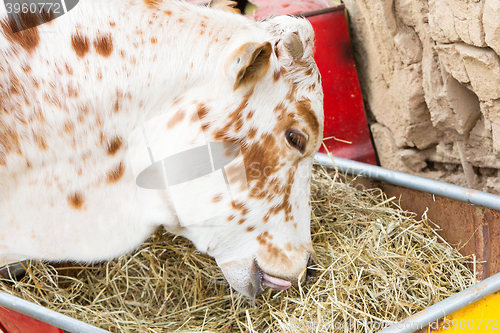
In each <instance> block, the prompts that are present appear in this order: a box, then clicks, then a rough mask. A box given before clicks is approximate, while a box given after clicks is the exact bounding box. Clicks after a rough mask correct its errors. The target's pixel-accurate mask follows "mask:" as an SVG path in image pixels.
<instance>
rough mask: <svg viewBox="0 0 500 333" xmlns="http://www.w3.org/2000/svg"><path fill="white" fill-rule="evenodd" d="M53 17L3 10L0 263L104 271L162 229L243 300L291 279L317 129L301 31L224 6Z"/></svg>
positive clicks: (319, 103)
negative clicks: (62, 264)
mask: <svg viewBox="0 0 500 333" xmlns="http://www.w3.org/2000/svg"><path fill="white" fill-rule="evenodd" d="M10 14H12V13H10ZM52 14H53V13H52V12H51V11H45V10H43V11H39V12H38V13H31V12H28V13H19V14H18V15H17V16H15V19H14V20H13V19H12V17H10V19H9V17H8V16H7V10H6V9H5V8H1V9H0V266H1V265H2V264H3V265H5V264H6V263H7V262H12V261H14V260H20V259H23V258H30V259H41V260H48V261H55V262H59V261H78V262H85V263H92V262H100V261H106V260H111V259H113V258H116V257H118V256H120V255H123V254H126V253H130V252H132V251H133V250H134V249H136V248H137V247H138V246H139V245H140V244H141V243H142V242H144V240H146V239H147V238H148V237H149V236H150V235H152V233H154V231H155V230H156V229H157V228H158V227H160V226H164V227H165V229H166V230H167V231H168V232H171V233H173V234H175V235H180V236H183V237H186V238H187V239H189V240H190V241H191V242H192V243H193V244H194V245H195V247H196V248H197V249H198V250H199V251H201V252H204V253H207V254H209V255H210V256H212V257H214V258H215V260H216V262H217V264H218V265H219V267H220V269H221V270H222V272H223V274H224V276H225V278H226V280H227V281H228V282H229V284H230V286H231V287H233V288H234V289H236V290H237V291H239V292H240V293H242V294H244V295H246V296H248V297H250V298H255V297H256V296H258V295H260V294H261V293H262V291H263V286H268V287H271V288H274V289H277V290H285V289H287V288H289V287H291V286H292V285H295V286H297V285H298V284H299V283H302V282H304V281H305V280H306V278H307V277H308V276H309V275H310V273H311V269H310V266H311V265H312V264H314V259H315V253H314V250H313V247H312V242H311V233H310V219H311V205H310V197H309V193H310V178H311V172H312V164H313V157H314V155H315V153H316V152H317V150H318V149H319V146H320V144H321V141H322V133H323V92H322V87H321V77H320V73H319V71H318V68H317V66H316V64H315V62H314V58H313V52H314V31H313V29H312V26H311V25H310V23H309V22H308V21H307V20H305V19H303V18H298V17H291V16H276V17H271V18H268V19H266V20H263V21H253V20H250V19H248V18H246V17H244V16H242V15H239V14H237V13H235V12H234V9H233V8H232V7H231V6H229V5H227V6H226V5H225V2H224V1H222V2H220V1H219V2H216V3H215V4H214V5H213V6H212V8H208V7H207V6H196V5H193V4H189V3H186V2H182V1H168V0H82V1H80V3H79V4H78V5H77V6H76V7H75V8H74V9H72V10H71V11H68V12H67V13H66V14H65V15H62V16H59V17H57V18H55V19H54V15H52ZM33 22H35V23H37V22H38V23H44V24H39V25H36V24H33ZM16 31H17V32H16ZM158 149H159V150H161V149H165V151H163V152H160V151H159V150H158ZM186 151H188V153H186ZM162 154H163V155H162ZM207 154H208V155H207ZM215 155H217V156H219V157H218V158H215V157H214V156H215ZM202 156H205V157H206V156H209V157H210V159H208V157H207V159H205V160H204V158H205V157H202ZM203 161H205V162H203ZM169 163H170V164H171V165H173V167H174V168H176V171H168V170H170V169H168V168H167V166H166V165H167V164H169ZM204 163H205V164H204ZM215 164H217V165H218V166H217V167H214V165H215ZM210 165H211V169H210V168H209V166H210ZM205 167H206V168H209V169H208V170H209V171H207V172H205V173H203V172H201V171H200V170H198V169H203V168H205ZM165 170H167V171H168V172H170V173H168V172H167V171H165ZM184 170H191V171H186V172H184ZM193 170H194V171H193ZM189 172H194V173H193V174H188V173H189ZM197 172H198V173H197ZM200 172H201V173H200ZM217 172H218V173H217ZM172 175H174V176H175V177H177V178H175V177H174V176H172ZM193 175H194V176H193ZM197 175H198V176H199V177H198V176H197ZM174 178H175V181H172V179H174ZM174 183H175V184H174ZM174 185H175V186H174ZM308 267H309V268H308Z"/></svg>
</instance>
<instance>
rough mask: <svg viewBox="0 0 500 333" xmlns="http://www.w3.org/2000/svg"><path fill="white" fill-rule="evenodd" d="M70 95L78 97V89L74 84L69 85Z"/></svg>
mask: <svg viewBox="0 0 500 333" xmlns="http://www.w3.org/2000/svg"><path fill="white" fill-rule="evenodd" d="M68 96H69V97H71V98H76V97H78V90H76V89H75V88H73V87H72V86H68Z"/></svg>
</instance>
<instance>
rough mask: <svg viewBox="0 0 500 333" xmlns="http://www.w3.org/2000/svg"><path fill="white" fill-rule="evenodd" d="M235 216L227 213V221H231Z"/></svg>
mask: <svg viewBox="0 0 500 333" xmlns="http://www.w3.org/2000/svg"><path fill="white" fill-rule="evenodd" d="M235 217H236V216H234V215H229V216H228V217H227V221H228V222H231V221H232V220H234V218H235Z"/></svg>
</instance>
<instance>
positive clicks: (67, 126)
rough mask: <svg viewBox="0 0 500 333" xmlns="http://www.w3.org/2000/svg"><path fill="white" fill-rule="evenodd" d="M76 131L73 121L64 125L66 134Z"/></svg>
mask: <svg viewBox="0 0 500 333" xmlns="http://www.w3.org/2000/svg"><path fill="white" fill-rule="evenodd" d="M74 130H75V125H73V123H72V122H71V121H67V122H66V123H64V132H66V133H68V134H71V133H73V132H74Z"/></svg>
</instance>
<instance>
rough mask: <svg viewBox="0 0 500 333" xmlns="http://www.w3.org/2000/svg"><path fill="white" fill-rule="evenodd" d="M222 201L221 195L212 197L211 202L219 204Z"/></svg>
mask: <svg viewBox="0 0 500 333" xmlns="http://www.w3.org/2000/svg"><path fill="white" fill-rule="evenodd" d="M220 201H222V193H220V194H217V195H216V196H214V197H213V199H212V202H220Z"/></svg>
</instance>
